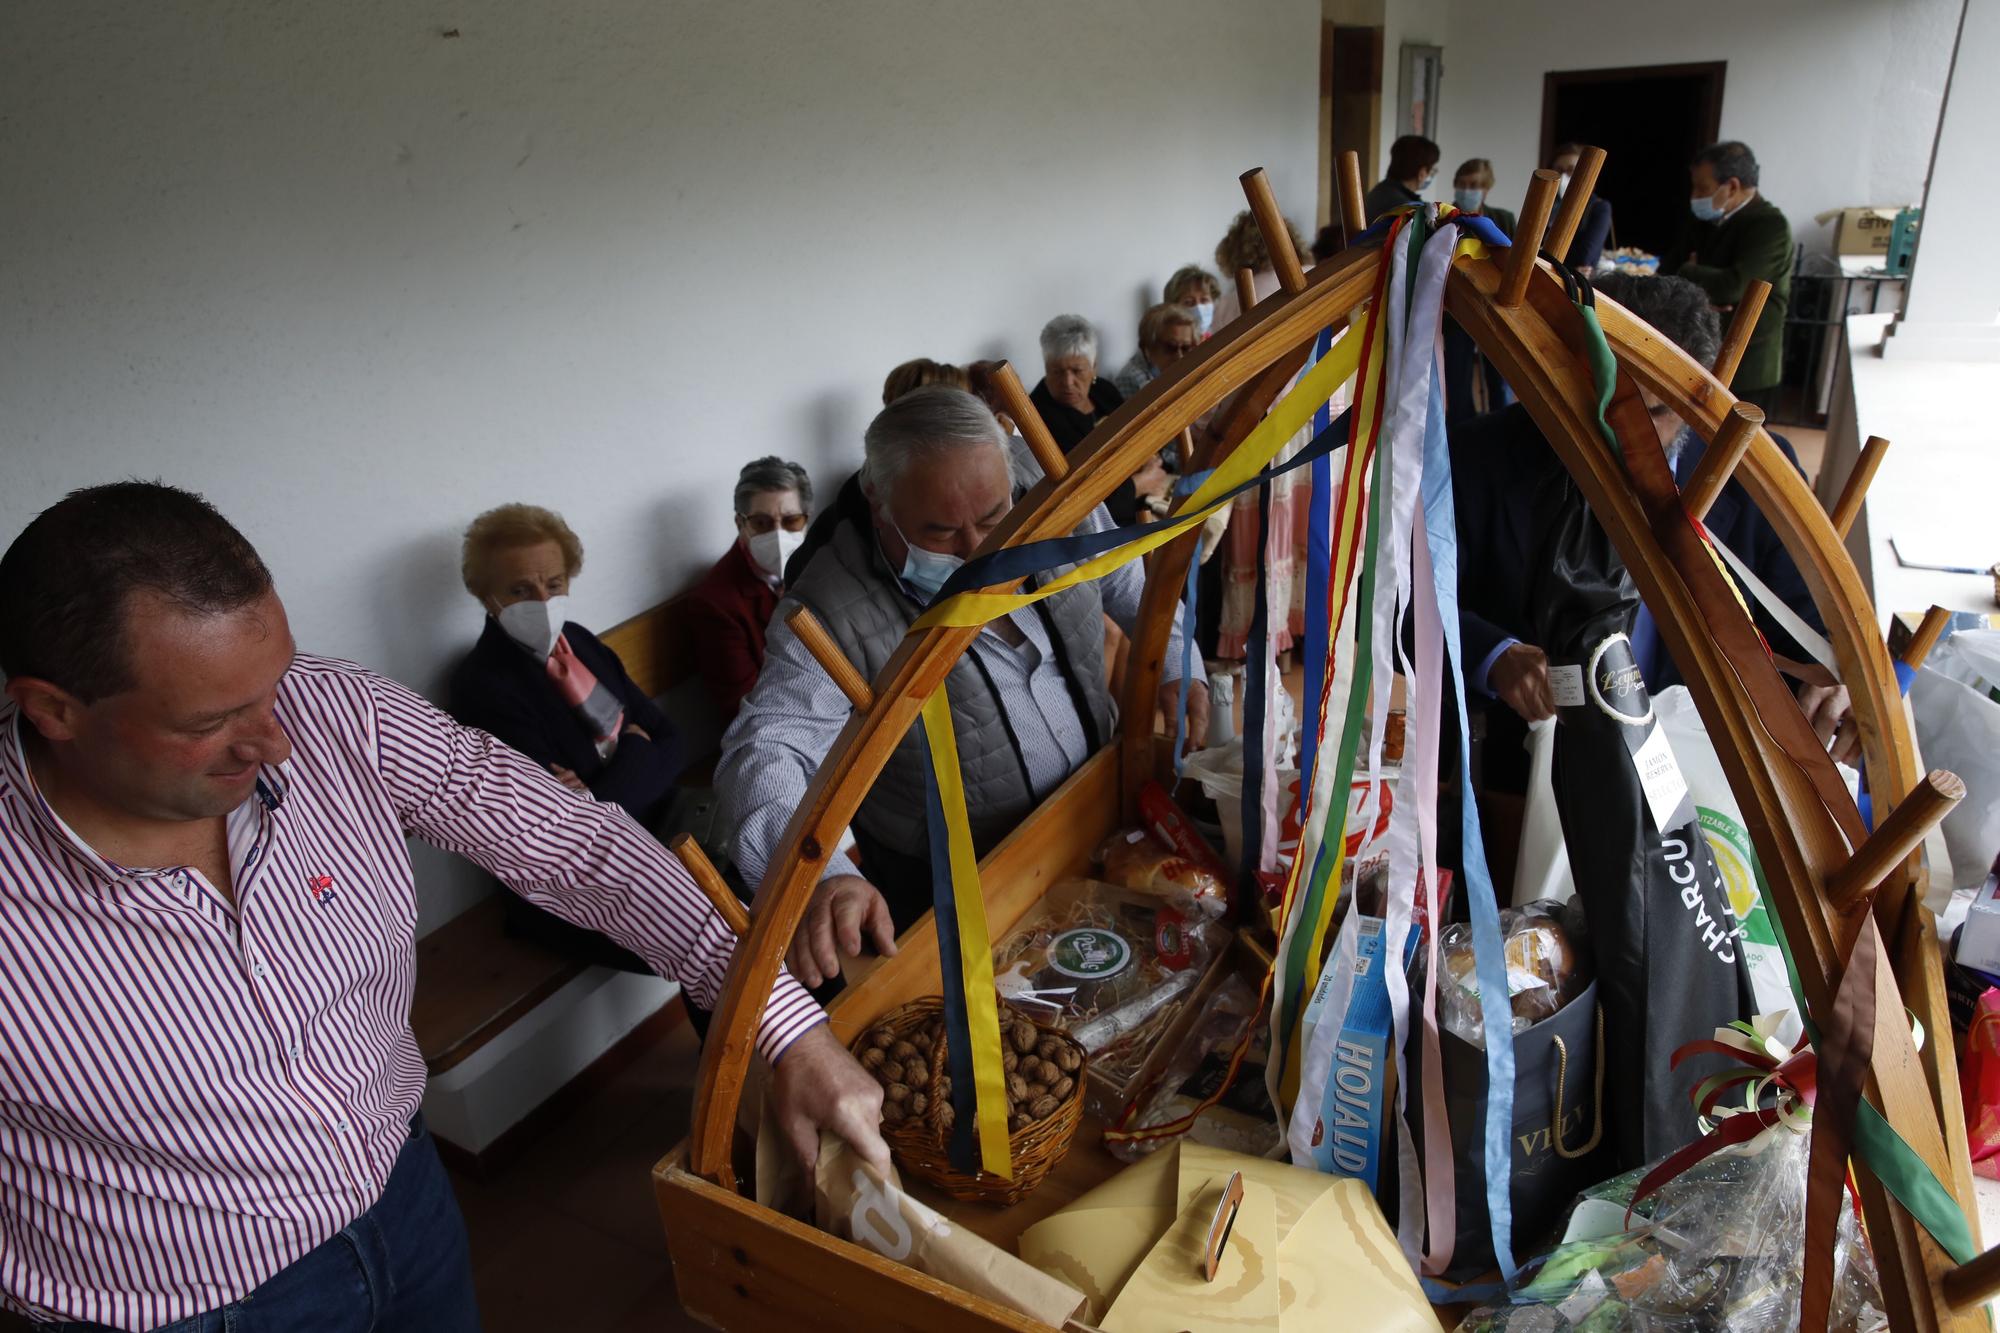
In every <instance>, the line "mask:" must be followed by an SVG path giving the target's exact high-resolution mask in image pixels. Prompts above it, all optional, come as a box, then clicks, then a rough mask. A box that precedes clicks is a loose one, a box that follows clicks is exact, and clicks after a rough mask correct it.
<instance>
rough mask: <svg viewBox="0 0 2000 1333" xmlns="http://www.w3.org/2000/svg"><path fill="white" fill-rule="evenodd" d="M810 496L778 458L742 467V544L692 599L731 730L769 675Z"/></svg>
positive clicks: (700, 654) (693, 621)
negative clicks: (783, 594) (775, 623)
mask: <svg viewBox="0 0 2000 1333" xmlns="http://www.w3.org/2000/svg"><path fill="white" fill-rule="evenodd" d="M898 369H899V370H900V369H901V367H898ZM884 393H885V396H886V393H887V391H886V390H885V391H884ZM812 497H813V489H812V478H811V477H809V476H807V475H806V470H805V469H804V468H802V467H800V466H799V465H798V464H797V463H789V462H786V461H785V460H784V459H782V458H779V457H776V456H775V455H773V456H770V457H766V458H759V459H756V460H755V461H753V462H750V463H746V464H744V465H743V470H742V471H741V472H740V473H738V474H737V477H736V540H735V541H733V542H731V543H730V544H729V549H728V550H727V551H725V552H724V553H723V555H722V558H721V559H720V560H717V561H716V562H715V564H714V565H713V566H711V567H710V569H709V571H708V573H706V574H704V575H702V578H701V582H699V583H697V584H695V586H694V587H693V588H692V589H691V590H690V591H689V593H688V602H687V623H688V628H689V632H690V636H691V637H692V639H693V641H694V655H695V666H696V669H697V670H699V671H700V672H701V678H702V682H703V683H704V684H705V685H706V686H707V687H708V697H709V701H710V702H711V703H713V704H714V705H715V710H716V715H717V717H718V718H719V719H720V720H721V722H722V725H723V726H725V727H726V726H728V725H729V724H730V723H731V722H733V721H735V720H736V713H737V710H738V709H740V708H742V706H743V700H744V697H745V696H746V695H748V694H749V693H750V687H751V686H753V685H755V684H756V683H757V673H758V672H759V671H762V670H763V669H764V631H765V629H766V627H768V626H769V625H770V623H771V613H772V612H773V611H775V610H777V609H778V594H779V592H780V591H781V590H782V589H783V588H784V583H785V562H786V561H787V560H790V559H791V558H792V553H793V552H794V551H796V550H798V549H799V544H800V543H801V542H803V541H804V540H805V535H806V524H807V523H808V522H809V521H810V520H811V518H812Z"/></svg>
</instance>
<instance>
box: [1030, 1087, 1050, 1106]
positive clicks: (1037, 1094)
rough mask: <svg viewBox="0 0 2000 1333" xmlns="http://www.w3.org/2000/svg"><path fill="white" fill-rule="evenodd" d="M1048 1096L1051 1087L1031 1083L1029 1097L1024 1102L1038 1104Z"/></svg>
mask: <svg viewBox="0 0 2000 1333" xmlns="http://www.w3.org/2000/svg"><path fill="white" fill-rule="evenodd" d="M1048 1095H1049V1085H1048V1084H1046V1083H1030V1084H1029V1085H1028V1095H1027V1097H1026V1098H1025V1099H1024V1100H1026V1101H1030V1102H1038V1101H1040V1100H1041V1099H1042V1098H1044V1097H1046V1096H1048Z"/></svg>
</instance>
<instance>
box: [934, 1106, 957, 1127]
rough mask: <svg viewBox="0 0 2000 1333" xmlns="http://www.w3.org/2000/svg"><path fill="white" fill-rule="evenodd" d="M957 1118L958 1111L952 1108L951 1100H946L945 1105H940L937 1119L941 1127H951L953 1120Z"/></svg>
mask: <svg viewBox="0 0 2000 1333" xmlns="http://www.w3.org/2000/svg"><path fill="white" fill-rule="evenodd" d="M956 1119H958V1112H956V1111H954V1110H952V1107H951V1103H950V1102H946V1103H945V1104H944V1105H942V1106H940V1107H938V1111H937V1121H938V1125H939V1126H940V1127H942V1128H944V1129H950V1128H951V1125H952V1122H953V1121H954V1120H956Z"/></svg>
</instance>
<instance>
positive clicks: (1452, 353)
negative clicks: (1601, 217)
mask: <svg viewBox="0 0 2000 1333" xmlns="http://www.w3.org/2000/svg"><path fill="white" fill-rule="evenodd" d="M1492 188H1493V164H1492V163H1491V162H1488V161H1487V160H1486V159H1485V158H1483V157H1470V158H1467V159H1466V160H1465V161H1463V162H1461V163H1459V164H1458V170H1457V171H1456V172H1454V173H1453V174H1452V178H1451V202H1452V204H1453V205H1454V206H1456V207H1457V208H1458V210H1459V211H1460V212H1462V213H1477V214H1479V215H1480V216H1481V217H1485V218H1489V219H1491V220H1492V222H1493V225H1494V226H1496V227H1498V228H1499V229H1500V230H1501V231H1503V232H1505V233H1506V234H1507V236H1508V237H1509V238H1510V239H1511V238H1512V237H1513V235H1514V225H1515V224H1514V215H1513V214H1512V213H1510V212H1508V211H1507V210H1506V209H1504V208H1492V207H1489V206H1488V205H1487V202H1486V196H1487V192H1488V191H1490V190H1491V189H1492ZM1475 384H1477V385H1479V386H1480V387H1481V388H1483V389H1484V391H1485V392H1484V396H1483V397H1481V396H1477V395H1476V394H1475V391H1474V385H1475ZM1507 402H1508V393H1507V382H1506V381H1505V380H1503V379H1501V378H1500V372H1499V371H1498V370H1497V369H1495V368H1494V366H1493V363H1492V362H1490V361H1488V360H1487V359H1486V358H1485V357H1484V356H1483V355H1481V354H1480V351H1479V349H1478V348H1477V347H1476V346H1474V345H1473V342H1472V335H1471V334H1469V333H1467V332H1466V331H1465V330H1464V329H1462V328H1460V327H1459V325H1458V321H1457V320H1455V319H1453V318H1452V317H1451V316H1449V315H1447V316H1445V320H1444V415H1445V420H1446V421H1447V422H1453V421H1462V420H1464V419H1465V418H1467V417H1470V416H1476V415H1478V414H1479V413H1480V412H1497V411H1499V410H1500V409H1501V408H1502V407H1505V406H1506V405H1507Z"/></svg>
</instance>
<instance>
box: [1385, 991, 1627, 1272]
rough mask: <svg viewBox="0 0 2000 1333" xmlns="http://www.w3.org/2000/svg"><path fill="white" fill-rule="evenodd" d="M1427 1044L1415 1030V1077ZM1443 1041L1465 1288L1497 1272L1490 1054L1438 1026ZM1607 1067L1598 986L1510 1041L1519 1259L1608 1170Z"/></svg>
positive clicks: (1417, 1112)
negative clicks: (1489, 1180) (1489, 1206)
mask: <svg viewBox="0 0 2000 1333" xmlns="http://www.w3.org/2000/svg"><path fill="white" fill-rule="evenodd" d="M1414 986H1415V983H1412V987H1413V989H1414ZM1423 1040H1424V1036H1423V1028H1422V1026H1421V1024H1413V1025H1412V1027H1411V1038H1410V1045H1409V1051H1410V1057H1409V1062H1408V1067H1409V1068H1410V1069H1411V1070H1412V1071H1415V1070H1417V1069H1419V1068H1421V1055H1422V1052H1421V1043H1422V1042H1423ZM1438 1040H1439V1041H1440V1042H1441V1043H1442V1046H1443V1066H1444V1101H1445V1119H1446V1122H1447V1123H1448V1124H1449V1125H1450V1126H1451V1156H1452V1178H1453V1192H1454V1194H1455V1195H1456V1198H1457V1214H1456V1215H1457V1240H1456V1242H1455V1243H1454V1244H1453V1246H1452V1257H1451V1264H1450V1266H1449V1267H1448V1268H1447V1269H1446V1271H1445V1276H1446V1277H1447V1278H1449V1279H1451V1280H1453V1281H1463V1280H1466V1279H1469V1278H1475V1277H1478V1276H1479V1275H1480V1274H1482V1273H1485V1272H1486V1271H1487V1270H1489V1269H1491V1268H1492V1266H1493V1233H1492V1230H1491V1228H1490V1226H1489V1225H1488V1222H1487V1216H1486V1052H1485V1051H1484V1050H1482V1049H1480V1048H1479V1047H1477V1046H1474V1045H1473V1044H1472V1043H1471V1042H1469V1041H1466V1040H1464V1039H1463V1038H1461V1037H1459V1036H1457V1035H1456V1034H1455V1033H1452V1032H1449V1031H1446V1030H1445V1029H1444V1028H1443V1027H1442V1026H1440V1028H1439V1030H1438ZM1603 1065H1604V1025H1603V1018H1602V1016H1601V1014H1600V1012H1599V1010H1598V1007H1597V983H1596V982H1594V981H1593V982H1592V983H1591V984H1590V985H1588V986H1586V987H1585V988H1584V989H1583V990H1582V991H1581V992H1579V993H1578V994H1577V996H1576V997H1575V998H1574V999H1572V1000H1571V1001H1570V1002H1569V1003H1568V1004H1566V1005H1564V1006H1563V1007H1562V1008H1561V1009H1558V1010H1557V1011H1556V1012H1555V1013H1554V1014H1552V1015H1550V1016H1549V1017H1547V1018H1545V1019H1543V1020H1542V1021H1541V1022H1539V1023H1537V1024H1535V1025H1534V1026H1533V1027H1530V1028H1528V1029H1527V1030H1526V1031H1524V1032H1519V1033H1516V1034H1515V1036H1514V1125H1513V1132H1512V1133H1511V1134H1510V1135H1509V1136H1508V1142H1509V1143H1510V1145H1511V1151H1510V1157H1509V1161H1508V1164H1507V1166H1508V1171H1509V1177H1508V1181H1509V1187H1508V1193H1509V1196H1510V1197H1511V1199H1512V1201H1513V1210H1514V1229H1513V1235H1514V1252H1515V1253H1516V1254H1528V1253H1534V1252H1535V1251H1536V1250H1538V1249H1540V1248H1541V1247H1542V1243H1543V1242H1544V1241H1545V1240H1546V1239H1549V1238H1550V1237H1549V1236H1548V1233H1549V1232H1550V1231H1551V1230H1552V1229H1553V1228H1554V1226H1555V1225H1556V1223H1557V1222H1558V1221H1559V1220H1560V1219H1561V1217H1562V1215H1563V1210H1564V1209H1565V1208H1566V1207H1567V1206H1568V1205H1569V1202H1570V1200H1571V1199H1572V1198H1574V1197H1575V1196H1576V1194H1577V1193H1578V1192H1579V1191H1581V1190H1583V1189H1586V1188H1588V1187H1589V1186H1591V1185H1594V1184H1596V1183H1597V1182H1598V1181H1599V1180H1601V1179H1602V1178H1603V1177H1604V1176H1606V1175H1607V1174H1609V1173H1610V1170H1611V1168H1610V1166H1609V1163H1608V1160H1607V1159H1606V1157H1605V1155H1604V1153H1603V1151H1602V1144H1603V1140H1604V1115H1605V1112H1604V1083H1603ZM1412 1076H1413V1077H1414V1076H1415V1075H1414V1073H1413V1075H1412ZM1410 1093H1411V1095H1410V1098H1409V1102H1408V1115H1409V1119H1410V1127H1411V1137H1412V1138H1414V1139H1415V1141H1416V1147H1417V1154H1418V1159H1419V1161H1421V1160H1422V1157H1423V1151H1424V1136H1423V1127H1422V1122H1421V1117H1422V1107H1421V1098H1420V1097H1419V1096H1418V1095H1417V1089H1416V1087H1415V1086H1412V1087H1411V1089H1410ZM1432 1248H1435V1246H1433V1247H1432Z"/></svg>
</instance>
